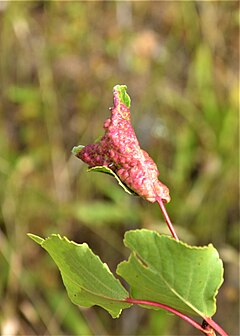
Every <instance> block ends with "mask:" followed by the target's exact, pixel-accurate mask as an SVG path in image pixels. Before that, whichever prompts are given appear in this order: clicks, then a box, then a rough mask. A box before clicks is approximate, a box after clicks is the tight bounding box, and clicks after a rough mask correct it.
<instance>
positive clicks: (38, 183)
mask: <svg viewBox="0 0 240 336" xmlns="http://www.w3.org/2000/svg"><path fill="white" fill-rule="evenodd" d="M0 32H1V34H0V95H1V99H0V203H1V211H0V326H1V328H0V334H1V335H10V336H14V335H197V334H199V333H198V332H195V331H194V330H193V328H191V327H189V326H188V325H186V323H185V322H182V321H180V320H179V318H177V317H175V316H172V315H170V314H167V313H165V312H162V311H151V310H147V309H143V308H140V307H133V308H131V309H128V310H125V311H124V312H123V313H122V315H121V317H120V318H119V319H117V320H112V319H111V317H110V316H109V315H108V314H107V313H106V312H105V311H104V310H102V309H101V308H98V307H93V308H91V309H82V308H79V307H77V306H74V305H73V304H72V303H71V302H70V301H69V299H68V297H67V295H66V293H65V289H64V287H63V284H62V281H61V277H60V275H59V272H58V270H57V268H56V266H55V264H54V263H53V261H52V260H51V259H50V257H49V255H47V253H45V252H44V251H43V250H41V248H39V247H38V246H37V245H36V244H34V243H33V242H32V241H31V240H30V239H29V238H28V237H27V235H26V234H27V233H28V232H31V233H34V234H37V235H40V236H43V237H46V236H47V235H49V234H51V233H60V234H61V235H65V236H67V237H68V238H69V239H72V240H74V241H76V242H78V243H81V242H84V241H85V242H87V243H88V244H89V245H90V247H91V248H92V249H93V251H94V252H95V253H97V254H99V255H100V257H101V259H102V260H103V261H104V262H107V263H108V265H109V266H110V268H111V270H112V271H113V272H114V270H115V268H116V265H117V264H118V262H119V261H121V260H123V259H124V258H127V256H128V253H129V252H128V250H127V249H125V248H124V247H123V243H122V239H123V235H124V232H125V231H126V230H129V229H134V228H143V227H144V228H148V229H155V230H158V231H159V232H163V233H168V231H167V229H166V225H165V224H164V221H163V217H162V214H161V212H160V210H159V208H158V206H157V205H156V204H150V203H147V202H145V201H143V200H141V199H139V198H137V197H130V196H129V195H127V194H125V193H124V192H123V191H122V190H121V189H120V188H119V187H118V185H117V184H116V183H115V181H114V180H113V179H112V178H111V177H109V176H104V175H101V174H94V173H92V174H90V173H89V174H88V173H86V168H87V167H86V166H85V165H84V164H83V163H82V162H81V161H80V160H77V159H76V158H75V157H73V156H72V155H71V148H72V147H73V146H74V145H77V144H83V145H85V144H88V143H90V142H92V141H94V140H95V139H96V138H97V137H99V135H102V134H103V129H102V125H103V122H104V120H105V119H106V118H107V117H108V116H109V111H108V107H110V106H112V87H113V86H114V85H115V84H126V85H127V86H128V93H129V94H130V96H131V98H132V123H133V126H134V128H135V130H136V133H137V136H138V138H139V141H140V143H141V146H142V148H144V149H145V150H147V151H148V152H149V154H150V155H151V156H152V158H153V159H154V160H155V162H156V163H157V165H158V167H159V170H160V173H161V175H160V178H161V180H162V181H163V182H164V183H165V184H167V185H168V187H169V189H170V192H171V196H172V201H171V203H169V204H168V205H167V210H168V212H169V215H170V217H171V218H172V221H173V222H174V223H175V226H176V231H177V233H178V234H179V236H180V238H181V239H182V240H184V241H186V242H188V243H190V244H198V245H203V244H208V243H210V242H212V243H213V244H214V246H215V247H216V248H217V249H218V250H219V253H220V256H221V258H222V259H223V261H224V266H225V283H224V285H223V286H222V288H221V290H220V293H219V295H218V312H217V314H216V316H215V320H216V321H217V322H218V323H220V324H221V325H222V326H223V327H224V329H226V331H228V332H229V334H230V335H239V330H238V324H239V323H238V313H239V310H238V307H239V303H238V297H239V269H238V260H239V254H238V253H239V252H238V251H239V250H238V247H239V246H238V243H239V231H238V225H239V223H238V219H239V213H238V168H239V167H238V132H239V129H238V126H239V125H238V108H239V79H238V70H239V51H238V50H239V36H238V34H239V3H238V2H237V1H212V2H211V1H207V2H205V1H190V2H183V1H182V2H181V1H177V2H170V1H166V2H164V1H161V2H154V1H149V2H125V1H122V2H121V1H120V2H115V1H104V2H101V1H98V2H70V1H68V2H60V1H59V2H45V1H42V2H41V1H34V2H3V1H2V2H0Z"/></svg>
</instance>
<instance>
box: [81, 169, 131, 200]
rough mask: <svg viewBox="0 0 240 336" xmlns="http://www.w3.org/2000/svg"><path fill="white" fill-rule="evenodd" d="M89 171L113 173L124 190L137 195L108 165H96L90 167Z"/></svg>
mask: <svg viewBox="0 0 240 336" xmlns="http://www.w3.org/2000/svg"><path fill="white" fill-rule="evenodd" d="M87 171H88V172H98V173H105V174H110V175H113V176H114V178H115V179H116V180H117V182H118V184H119V185H120V186H121V187H122V188H123V190H124V191H125V192H126V193H128V194H130V195H137V194H136V193H135V192H134V191H133V190H131V189H130V188H128V186H127V185H126V184H125V183H123V182H122V181H121V180H120V178H119V177H118V176H117V174H115V173H114V172H113V171H112V170H111V169H110V168H108V167H106V166H95V167H92V168H89V169H88V170H87Z"/></svg>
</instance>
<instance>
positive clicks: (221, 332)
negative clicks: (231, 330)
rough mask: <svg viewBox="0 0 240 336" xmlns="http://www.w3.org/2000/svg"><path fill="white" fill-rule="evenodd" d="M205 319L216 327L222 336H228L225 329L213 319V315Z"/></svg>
mask: <svg viewBox="0 0 240 336" xmlns="http://www.w3.org/2000/svg"><path fill="white" fill-rule="evenodd" d="M204 320H205V321H206V322H207V323H208V324H209V325H210V326H211V327H212V328H213V329H215V330H216V331H217V332H218V333H219V334H220V335H221V336H228V334H227V333H226V331H224V330H223V329H222V328H221V327H220V326H219V325H218V324H217V323H216V322H215V321H213V320H212V319H211V317H205V318H204Z"/></svg>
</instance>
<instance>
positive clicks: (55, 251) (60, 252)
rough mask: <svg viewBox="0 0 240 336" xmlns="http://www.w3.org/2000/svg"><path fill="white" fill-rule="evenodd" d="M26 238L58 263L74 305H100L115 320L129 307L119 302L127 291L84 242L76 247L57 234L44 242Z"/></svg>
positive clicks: (38, 238)
mask: <svg viewBox="0 0 240 336" xmlns="http://www.w3.org/2000/svg"><path fill="white" fill-rule="evenodd" d="M29 236H30V238H32V239H33V240H34V241H35V242H37V243H38V244H39V245H41V246H42V247H43V248H44V249H45V250H46V251H47V252H48V253H49V254H50V255H51V257H52V258H53V260H54V261H55V263H56V264H57V266H58V268H59V270H60V272H61V275H62V279H63V282H64V285H65V287H66V289H67V292H68V296H69V298H70V299H71V301H72V302H73V303H75V304H77V305H80V306H84V307H91V306H93V305H98V306H101V307H102V308H104V309H106V310H107V311H108V312H109V313H110V314H111V315H112V317H114V318H115V317H118V316H119V315H120V313H121V311H122V309H124V308H127V307H130V306H131V304H127V303H124V302H118V301H121V300H124V299H126V298H127V297H128V296H129V295H128V292H127V291H126V289H125V288H124V287H123V286H122V285H121V283H120V281H119V280H117V279H116V278H115V277H114V276H113V274H112V273H111V272H110V270H109V268H108V266H107V265H106V264H104V263H102V261H101V260H100V258H99V257H98V256H96V255H95V254H94V253H93V252H92V250H91V249H90V248H89V247H88V245H87V244H86V243H83V244H77V243H74V242H72V241H69V240H68V239H67V238H65V237H60V236H59V235H52V236H50V237H49V238H47V239H42V238H40V237H38V236H35V235H31V234H30V235H29Z"/></svg>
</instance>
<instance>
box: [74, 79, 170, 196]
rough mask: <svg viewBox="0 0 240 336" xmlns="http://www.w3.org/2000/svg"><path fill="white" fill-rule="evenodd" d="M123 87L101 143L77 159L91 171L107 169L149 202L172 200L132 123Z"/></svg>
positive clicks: (117, 90)
mask: <svg viewBox="0 0 240 336" xmlns="http://www.w3.org/2000/svg"><path fill="white" fill-rule="evenodd" d="M120 88H121V86H119V85H117V86H115V87H114V89H113V102H114V106H113V107H111V108H110V111H111V117H110V118H109V119H107V120H106V121H105V123H104V129H105V134H104V135H103V137H102V138H101V140H100V141H98V142H96V143H94V144H90V145H87V146H85V147H84V148H82V149H80V151H79V152H78V153H76V156H77V157H78V158H79V159H81V160H82V161H84V162H85V163H87V164H88V165H89V167H90V168H92V167H96V166H106V167H108V168H110V169H111V170H112V171H113V172H114V173H115V174H117V175H118V177H119V178H120V180H121V181H122V182H123V183H125V184H126V185H127V186H128V187H129V188H130V189H132V190H133V191H134V192H135V193H136V194H138V195H139V196H141V197H143V198H144V199H146V200H147V201H149V202H152V203H153V202H155V201H157V200H158V199H159V198H161V199H162V200H163V201H164V202H169V201H170V195H169V190H168V188H167V187H166V186H165V185H164V184H163V183H162V182H160V181H159V180H158V175H159V171H158V169H157V166H156V164H155V163H154V161H153V160H152V159H151V158H150V156H149V155H148V153H147V152H145V151H144V150H142V149H141V148H140V145H139V142H138V140H137V137H136V135H135V132H134V130H133V128H132V125H131V121H130V109H129V107H127V106H126V104H124V103H123V100H122V96H121V94H122V91H121V89H120Z"/></svg>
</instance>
